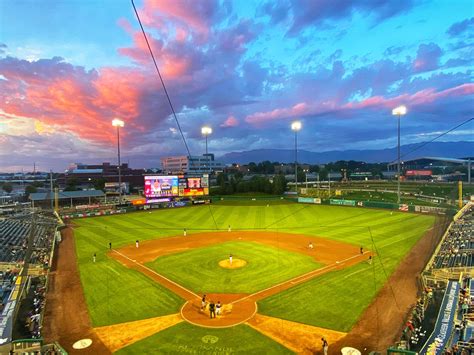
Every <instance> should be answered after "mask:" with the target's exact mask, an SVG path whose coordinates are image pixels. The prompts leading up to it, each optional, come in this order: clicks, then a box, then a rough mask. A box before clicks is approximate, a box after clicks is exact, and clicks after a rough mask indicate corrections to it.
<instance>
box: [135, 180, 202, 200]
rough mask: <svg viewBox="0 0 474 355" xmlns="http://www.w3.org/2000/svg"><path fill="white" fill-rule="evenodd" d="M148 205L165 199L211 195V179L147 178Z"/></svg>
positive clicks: (146, 193) (146, 195) (146, 194)
mask: <svg viewBox="0 0 474 355" xmlns="http://www.w3.org/2000/svg"><path fill="white" fill-rule="evenodd" d="M144 190H145V197H146V199H147V203H152V202H159V200H158V199H159V198H163V197H192V196H204V195H209V177H208V176H207V175H205V176H204V177H185V176H184V175H179V176H145V189H144Z"/></svg>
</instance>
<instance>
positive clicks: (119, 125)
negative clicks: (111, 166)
mask: <svg viewBox="0 0 474 355" xmlns="http://www.w3.org/2000/svg"><path fill="white" fill-rule="evenodd" d="M112 126H114V127H117V155H118V175H119V204H122V172H121V166H120V165H121V164H120V128H123V127H124V126H125V122H123V121H122V120H120V119H118V118H114V119H113V120H112Z"/></svg>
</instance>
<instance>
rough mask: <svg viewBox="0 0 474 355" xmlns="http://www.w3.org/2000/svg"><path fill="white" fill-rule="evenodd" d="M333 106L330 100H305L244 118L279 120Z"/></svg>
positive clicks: (305, 114)
mask: <svg viewBox="0 0 474 355" xmlns="http://www.w3.org/2000/svg"><path fill="white" fill-rule="evenodd" d="M333 108H334V103H333V102H332V101H325V102H322V103H319V104H318V105H315V104H308V103H306V102H299V103H297V104H295V105H293V106H291V107H288V108H277V109H275V110H272V111H268V112H257V113H254V114H252V115H249V116H247V117H246V118H245V121H246V122H248V123H255V124H259V123H264V122H268V121H274V120H281V119H287V118H298V117H301V116H307V115H312V114H318V113H321V112H325V111H329V110H332V109H333Z"/></svg>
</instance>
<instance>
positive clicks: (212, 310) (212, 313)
mask: <svg viewBox="0 0 474 355" xmlns="http://www.w3.org/2000/svg"><path fill="white" fill-rule="evenodd" d="M209 315H210V317H211V318H216V305H215V304H214V301H213V300H211V303H209ZM213 316H214V317H213Z"/></svg>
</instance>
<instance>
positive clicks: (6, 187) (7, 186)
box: [2, 182, 13, 194]
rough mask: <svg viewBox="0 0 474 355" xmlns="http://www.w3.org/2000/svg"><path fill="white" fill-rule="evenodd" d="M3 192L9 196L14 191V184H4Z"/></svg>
mask: <svg viewBox="0 0 474 355" xmlns="http://www.w3.org/2000/svg"><path fill="white" fill-rule="evenodd" d="M2 189H3V191H5V192H6V193H7V194H9V193H10V192H12V191H13V186H12V184H9V183H8V182H6V183H4V184H3V186H2Z"/></svg>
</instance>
